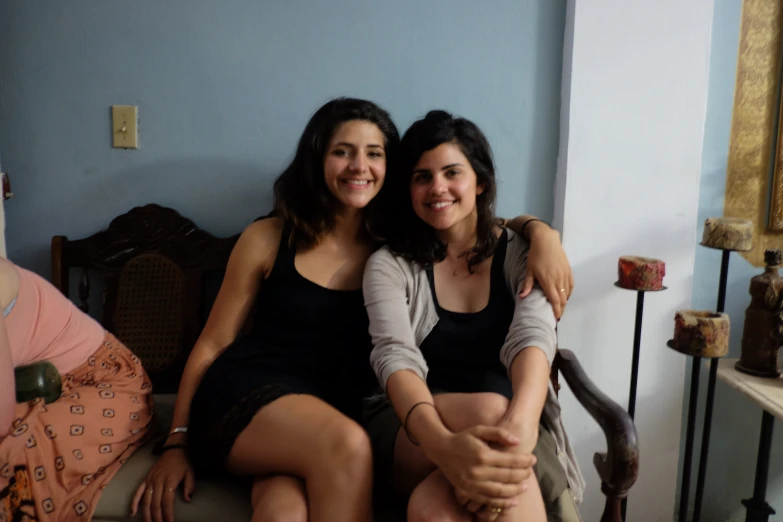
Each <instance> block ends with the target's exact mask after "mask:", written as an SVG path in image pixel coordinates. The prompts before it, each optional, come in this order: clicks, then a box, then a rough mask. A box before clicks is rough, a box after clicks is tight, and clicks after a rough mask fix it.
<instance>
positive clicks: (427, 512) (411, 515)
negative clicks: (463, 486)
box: [408, 471, 473, 522]
mask: <svg viewBox="0 0 783 522" xmlns="http://www.w3.org/2000/svg"><path fill="white" fill-rule="evenodd" d="M471 520H473V517H472V515H471V514H470V513H468V511H467V510H466V509H465V508H464V507H462V506H460V505H459V504H458V503H457V499H456V498H454V488H453V487H451V484H450V483H449V481H448V480H446V477H445V476H444V475H443V473H441V472H440V471H433V472H432V473H430V476H428V477H427V478H426V479H424V480H423V481H422V483H421V484H419V485H418V487H417V488H416V489H415V490H414V491H413V493H412V494H411V498H410V500H409V501H408V522H471Z"/></svg>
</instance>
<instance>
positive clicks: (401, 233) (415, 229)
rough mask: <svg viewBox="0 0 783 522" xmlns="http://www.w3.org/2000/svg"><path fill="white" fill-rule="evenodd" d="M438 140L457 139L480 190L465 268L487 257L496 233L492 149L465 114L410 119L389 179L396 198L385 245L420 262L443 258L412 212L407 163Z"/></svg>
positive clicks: (412, 163) (409, 165) (430, 233)
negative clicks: (392, 227) (392, 225)
mask: <svg viewBox="0 0 783 522" xmlns="http://www.w3.org/2000/svg"><path fill="white" fill-rule="evenodd" d="M444 143H453V144H455V145H457V146H458V147H459V148H460V150H461V151H462V153H463V154H464V155H465V157H466V158H467V159H468V161H469V162H470V166H471V167H472V168H473V171H474V172H475V173H476V178H477V180H476V183H477V185H479V186H483V188H484V190H483V192H482V193H481V194H479V195H478V196H476V211H477V214H478V221H477V224H476V244H475V245H474V246H473V248H472V249H471V250H470V251H469V252H467V256H468V270H470V271H471V273H472V272H473V267H475V266H476V265H478V264H479V263H481V262H482V261H484V260H485V259H487V258H488V257H490V256H491V255H492V254H493V253H494V252H495V248H496V247H497V236H496V235H495V232H494V230H493V228H494V226H495V224H496V223H497V218H496V217H495V194H496V184H495V164H494V161H493V159H492V149H491V148H490V146H489V142H488V141H487V138H486V137H485V136H484V133H482V132H481V130H480V129H479V128H478V127H477V126H476V124H475V123H473V122H472V121H470V120H466V119H465V118H455V117H453V116H452V115H451V114H449V113H448V112H445V111H430V112H428V113H427V115H426V116H425V117H424V118H422V119H420V120H418V121H416V122H414V123H413V125H411V126H410V128H409V129H408V130H407V131H406V132H405V135H404V136H403V138H402V143H401V146H400V156H401V157H400V169H401V173H400V175H399V176H396V179H394V180H393V181H394V182H393V184H390V185H393V186H392V187H390V190H389V192H394V194H389V197H390V198H392V197H393V201H394V203H395V204H396V212H395V213H396V216H395V220H397V221H398V226H396V227H395V230H396V232H392V233H391V234H389V237H388V238H387V241H388V244H389V247H390V248H391V249H392V250H393V251H394V252H396V253H397V254H399V255H402V256H404V257H405V258H406V259H409V260H411V261H414V262H417V263H419V264H421V265H424V266H431V265H432V264H434V263H437V262H439V261H443V260H444V259H445V258H446V245H445V244H443V243H442V242H441V241H440V240H439V239H438V238H437V236H436V235H435V231H434V230H433V229H432V228H431V227H430V226H429V225H427V224H426V223H424V222H423V221H422V220H421V219H420V218H419V217H418V216H417V215H416V213H415V212H414V210H413V205H412V203H411V196H410V184H411V179H412V177H413V169H414V168H415V167H416V163H418V161H419V159H420V158H421V157H422V155H424V153H425V152H427V151H430V150H432V149H434V148H436V147H438V146H439V145H442V144H444Z"/></svg>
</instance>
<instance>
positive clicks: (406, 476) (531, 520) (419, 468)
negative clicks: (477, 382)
mask: <svg viewBox="0 0 783 522" xmlns="http://www.w3.org/2000/svg"><path fill="white" fill-rule="evenodd" d="M435 406H436V408H437V409H438V412H439V413H440V416H441V418H442V419H443V422H444V423H445V424H446V425H447V426H448V427H449V428H450V429H451V430H453V431H460V430H464V429H466V428H470V427H472V426H476V425H479V424H484V425H488V426H494V425H495V424H497V423H498V422H499V421H500V419H501V418H502V417H503V415H505V413H506V410H507V409H508V399H506V398H505V397H503V396H502V395H498V394H495V393H472V394H465V393H448V394H441V395H436V396H435ZM434 469H435V465H434V464H432V463H431V462H429V460H428V459H427V458H426V457H425V456H424V453H423V452H422V451H421V448H419V447H418V446H415V445H413V444H412V443H411V442H410V441H409V440H408V438H407V436H406V435H405V433H404V431H403V430H400V432H399V433H398V434H397V440H396V443H395V455H394V483H395V485H396V487H397V489H398V491H399V492H401V493H405V492H406V491H407V492H410V491H411V489H412V493H410V495H411V496H410V500H409V506H408V514H409V515H410V514H411V513H412V510H413V511H419V510H420V509H422V506H421V505H417V504H423V503H424V501H425V500H426V499H427V498H428V495H433V490H434V489H437V488H440V487H446V486H444V482H445V484H448V481H446V480H445V477H443V478H442V479H440V478H438V476H439V475H440V477H442V474H435V473H433V470H434ZM425 479H426V480H425ZM430 479H432V480H430ZM420 487H421V488H423V491H422V492H419V488H420ZM448 491H449V495H445V494H440V495H438V496H437V498H438V499H440V500H444V501H445V500H446V499H449V498H450V499H451V501H452V502H454V505H455V506H459V504H457V501H456V498H455V497H454V493H453V488H452V487H451V485H450V484H448ZM417 499H422V501H421V502H418V503H417V504H414V505H413V506H411V502H417ZM518 500H519V505H518V506H517V507H515V508H513V509H509V510H506V511H505V512H503V514H502V515H501V516H500V517H499V518H498V520H499V521H500V520H502V521H513V522H523V521H524V522H545V521H546V511H545V509H544V500H543V498H542V496H541V490H540V488H539V487H538V480H536V478H535V476H533V475H531V477H530V478H529V479H528V480H527V491H526V492H525V493H523V494H522V495H521V496H520V497H519V499H518ZM444 509H445V507H444ZM425 512H426V510H425ZM449 512H451V509H449ZM425 520H430V519H425ZM434 520H440V519H437V518H436V519H434ZM444 520H450V519H444ZM409 521H410V518H409Z"/></svg>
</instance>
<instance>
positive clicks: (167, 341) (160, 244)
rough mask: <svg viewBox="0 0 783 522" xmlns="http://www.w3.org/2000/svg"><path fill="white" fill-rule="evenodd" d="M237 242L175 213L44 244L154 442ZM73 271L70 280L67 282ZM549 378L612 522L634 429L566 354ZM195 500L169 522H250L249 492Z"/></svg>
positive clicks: (110, 507)
mask: <svg viewBox="0 0 783 522" xmlns="http://www.w3.org/2000/svg"><path fill="white" fill-rule="evenodd" d="M238 237H239V236H238V235H237V236H233V237H230V238H217V237H214V236H212V235H210V234H209V233H207V232H205V231H203V230H201V229H199V228H198V227H197V226H196V225H195V224H194V223H193V222H192V221H190V220H189V219H186V218H184V217H182V216H181V215H180V214H179V213H177V212H176V211H175V210H173V209H170V208H166V207H161V206H159V205H155V204H150V205H146V206H143V207H137V208H134V209H132V210H131V211H129V212H128V213H126V214H123V215H121V216H118V217H117V218H115V219H114V220H113V221H112V222H111V224H110V225H109V227H108V228H107V229H106V230H103V231H101V232H98V233H96V234H94V235H92V236H90V237H88V238H85V239H80V240H75V241H71V240H69V239H68V238H66V237H64V236H55V237H54V238H52V249H51V254H52V283H53V284H54V285H55V286H57V287H58V288H59V289H60V291H62V292H63V293H64V294H65V295H67V296H68V295H70V294H71V286H72V284H74V286H75V288H76V298H77V299H76V300H77V303H78V305H79V307H80V308H81V309H82V310H84V311H85V312H89V311H90V310H91V307H92V308H93V310H94V311H96V312H97V313H95V314H93V315H95V316H97V317H98V318H99V319H100V320H101V322H102V324H103V325H104V327H106V328H107V329H108V330H109V331H111V332H112V333H114V334H115V335H116V336H117V337H118V338H119V339H120V340H121V341H122V342H124V343H125V344H126V345H127V346H128V347H129V348H130V349H131V350H133V351H134V352H135V353H136V355H138V356H139V358H141V360H142V362H143V363H144V366H145V368H146V369H147V371H148V372H149V374H150V377H151V379H152V381H153V386H154V388H153V389H154V390H155V403H156V415H157V421H156V428H155V430H156V434H157V435H160V436H162V435H164V434H165V433H166V430H168V428H169V426H170V423H171V418H172V415H173V408H174V400H175V397H176V395H175V394H176V392H177V387H178V385H179V380H180V377H181V375H182V370H183V368H184V365H185V362H186V360H187V358H188V355H189V353H190V350H191V348H192V347H193V345H194V343H195V341H196V339H197V338H198V336H199V333H200V332H201V329H202V328H203V325H204V323H205V322H206V319H207V317H208V315H209V311H210V308H211V306H212V303H213V301H214V299H215V296H216V295H217V291H218V289H219V287H220V283H221V281H222V277H223V273H224V272H225V266H226V263H227V261H228V257H229V255H230V253H231V249H232V248H233V246H234V244H235V242H236V240H237V238H238ZM72 269H75V270H78V273H77V274H72V273H71V270H72ZM72 275H74V276H75V277H74V278H73V279H75V281H74V280H72V277H71V276H72ZM96 290H97V291H96ZM558 374H560V375H562V376H563V377H564V379H565V381H566V383H567V384H568V386H569V388H570V389H571V391H572V392H573V394H574V395H575V396H576V398H577V400H578V401H579V402H580V403H581V405H582V406H583V407H584V408H585V409H586V410H587V411H588V413H590V415H591V416H592V417H593V418H594V419H595V420H596V421H597V422H598V424H599V425H600V426H601V429H602V430H603V432H604V434H605V436H606V443H607V451H606V453H597V454H596V455H595V458H594V463H595V466H596V469H597V470H598V474H599V476H600V478H601V491H602V492H603V494H604V495H605V496H606V506H605V510H604V514H603V517H602V518H601V521H602V522H620V521H621V520H622V517H621V513H620V505H621V501H622V499H623V498H625V496H626V495H627V493H628V490H629V489H630V488H631V486H632V485H633V484H634V482H635V481H636V477H637V472H638V465H639V449H638V442H637V436H636V428H635V426H634V424H633V421H632V420H631V418H630V417H629V416H628V414H627V413H626V412H625V411H624V410H623V409H622V408H621V407H620V406H619V405H618V404H616V403H615V402H614V401H612V400H611V399H609V398H608V397H607V396H606V395H605V394H603V393H602V392H601V391H600V390H599V389H598V388H597V387H596V386H595V385H594V384H593V383H592V382H591V381H590V379H589V378H588V377H587V376H586V375H585V373H584V371H583V370H582V368H581V366H580V365H579V362H578V360H577V358H576V356H575V355H574V354H573V352H571V351H569V350H564V349H560V350H559V351H558V354H557V357H556V359H555V364H554V365H553V373H552V380H553V383H554V384H555V387H556V389H558V388H559V386H558V382H557V381H558ZM154 461H155V457H154V456H153V455H152V443H148V444H147V445H146V446H145V447H143V448H142V449H140V450H139V451H138V452H137V453H136V454H135V455H134V456H133V457H132V458H131V459H129V460H128V462H127V463H126V464H125V465H124V466H123V468H122V470H121V471H120V472H119V474H118V475H117V476H116V477H115V478H114V479H113V480H112V482H111V483H110V484H109V486H108V487H107V488H106V490H105V491H104V492H103V495H102V496H101V500H100V503H99V505H98V508H97V510H96V512H95V520H102V521H108V520H130V517H129V515H128V510H129V506H130V501H131V497H132V495H133V493H134V491H135V489H136V487H137V486H138V484H139V483H140V482H141V480H142V479H143V478H144V477H145V476H146V474H147V471H148V470H149V468H150V467H151V466H152V465H153V463H154ZM195 491H196V493H195V494H194V496H193V501H192V502H191V503H186V502H184V501H183V500H182V499H181V498H179V495H178V499H177V505H176V506H175V511H176V519H177V522H199V521H202V520H203V521H213V520H221V519H226V520H229V519H230V520H249V519H250V514H251V510H250V497H249V491H247V490H245V489H243V488H241V487H239V486H237V485H232V484H226V483H217V482H205V481H197V484H196V488H195ZM562 500H563V509H564V520H565V522H578V521H579V516H578V514H577V511H576V508H575V506H574V505H573V502H572V500H571V497H570V495H569V494H568V492H566V494H564V497H563V499H562ZM403 513H404V511H403ZM395 517H396V518H395ZM399 517H400V515H399V514H390V513H386V514H381V515H380V516H379V519H381V520H404V515H402V518H399Z"/></svg>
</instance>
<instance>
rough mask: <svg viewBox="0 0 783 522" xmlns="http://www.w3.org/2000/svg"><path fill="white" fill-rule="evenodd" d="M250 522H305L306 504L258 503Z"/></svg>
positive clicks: (296, 502) (297, 502)
mask: <svg viewBox="0 0 783 522" xmlns="http://www.w3.org/2000/svg"><path fill="white" fill-rule="evenodd" d="M251 522H307V504H306V503H305V501H304V500H299V501H294V502H287V503H279V502H270V503H263V502H262V503H258V504H257V505H256V506H254V507H253V518H252V519H251Z"/></svg>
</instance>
